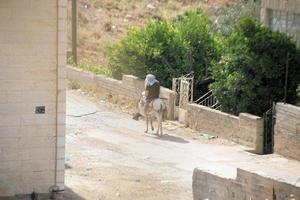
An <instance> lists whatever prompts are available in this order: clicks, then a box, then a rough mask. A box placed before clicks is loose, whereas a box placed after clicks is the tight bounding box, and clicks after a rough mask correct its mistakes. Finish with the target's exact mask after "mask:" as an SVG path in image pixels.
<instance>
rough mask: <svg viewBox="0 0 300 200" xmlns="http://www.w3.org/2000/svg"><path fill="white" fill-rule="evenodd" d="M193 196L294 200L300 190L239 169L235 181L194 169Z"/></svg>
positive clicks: (199, 198) (220, 199)
mask: <svg viewBox="0 0 300 200" xmlns="http://www.w3.org/2000/svg"><path fill="white" fill-rule="evenodd" d="M193 196H194V200H204V199H207V200H229V199H230V200H241V199H251V200H265V199H269V200H271V199H279V200H296V199H300V188H299V187H296V186H293V185H290V184H287V183H284V182H280V181H278V180H273V179H270V178H266V177H263V176H260V175H258V174H255V173H251V172H248V171H244V170H241V169H237V177H236V179H231V178H224V177H221V176H218V175H214V174H211V173H208V172H204V171H201V170H200V169H195V170H194V173H193Z"/></svg>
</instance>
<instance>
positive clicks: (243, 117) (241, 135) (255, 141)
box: [187, 104, 263, 153]
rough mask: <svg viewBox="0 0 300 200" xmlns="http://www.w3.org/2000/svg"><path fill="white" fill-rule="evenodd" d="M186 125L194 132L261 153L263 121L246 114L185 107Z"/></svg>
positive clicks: (200, 107) (199, 107)
mask: <svg viewBox="0 0 300 200" xmlns="http://www.w3.org/2000/svg"><path fill="white" fill-rule="evenodd" d="M187 116H188V117H187V125H188V126H189V127H191V128H192V129H194V130H197V131H200V132H203V133H208V134H212V135H215V136H220V137H221V138H225V139H228V140H231V141H234V142H236V143H238V144H242V145H246V146H249V147H252V148H253V149H255V152H256V153H262V151H263V120H262V119H261V118H260V117H257V116H254V115H250V114H247V113H240V115H239V116H234V115H230V114H227V113H223V112H220V111H218V110H214V109H211V108H208V107H205V106H201V105H197V104H189V105H188V106H187Z"/></svg>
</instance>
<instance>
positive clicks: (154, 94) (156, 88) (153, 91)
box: [146, 82, 160, 101]
mask: <svg viewBox="0 0 300 200" xmlns="http://www.w3.org/2000/svg"><path fill="white" fill-rule="evenodd" d="M146 90H148V91H149V93H148V96H147V101H148V100H150V101H152V100H154V99H157V98H159V92H160V84H159V82H156V83H154V84H153V85H151V86H150V85H147V86H146Z"/></svg>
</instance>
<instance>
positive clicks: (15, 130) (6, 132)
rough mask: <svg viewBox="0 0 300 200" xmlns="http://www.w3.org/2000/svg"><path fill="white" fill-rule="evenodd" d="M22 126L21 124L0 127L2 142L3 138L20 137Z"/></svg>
mask: <svg viewBox="0 0 300 200" xmlns="http://www.w3.org/2000/svg"><path fill="white" fill-rule="evenodd" d="M20 134H21V127H19V126H3V127H0V143H1V140H2V139H1V138H14V137H20Z"/></svg>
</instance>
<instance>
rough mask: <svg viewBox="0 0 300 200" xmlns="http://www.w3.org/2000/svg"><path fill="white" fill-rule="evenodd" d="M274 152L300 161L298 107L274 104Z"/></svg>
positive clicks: (299, 119)
mask: <svg viewBox="0 0 300 200" xmlns="http://www.w3.org/2000/svg"><path fill="white" fill-rule="evenodd" d="M274 151H275V152H276V153H278V154H280V155H283V156H285V157H289V158H292V159H296V160H300V107H299V106H293V105H290V104H283V103H277V104H276V124H275V134H274Z"/></svg>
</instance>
